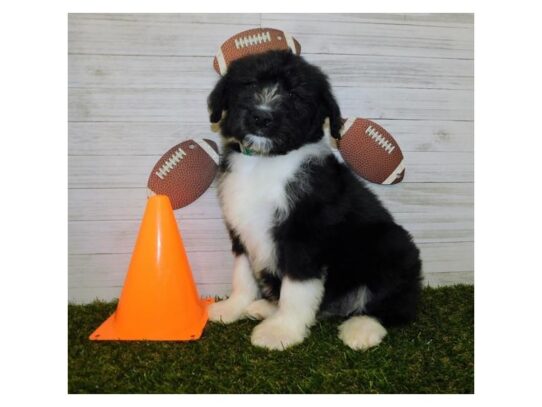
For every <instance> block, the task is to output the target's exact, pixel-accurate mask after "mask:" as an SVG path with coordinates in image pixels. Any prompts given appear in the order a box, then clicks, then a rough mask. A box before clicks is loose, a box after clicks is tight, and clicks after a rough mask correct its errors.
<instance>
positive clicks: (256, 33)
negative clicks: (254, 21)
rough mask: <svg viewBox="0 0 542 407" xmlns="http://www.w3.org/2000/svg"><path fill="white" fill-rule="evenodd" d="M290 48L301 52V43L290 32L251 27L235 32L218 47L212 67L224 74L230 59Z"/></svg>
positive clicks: (298, 52)
mask: <svg viewBox="0 0 542 407" xmlns="http://www.w3.org/2000/svg"><path fill="white" fill-rule="evenodd" d="M287 49H290V50H291V51H292V52H293V53H294V54H296V55H299V54H301V45H299V42H297V40H296V39H295V38H294V37H292V36H291V35H290V34H288V33H285V32H284V31H281V30H277V29H275V28H253V29H251V30H246V31H243V32H240V33H239V34H235V35H234V36H233V37H231V38H229V39H228V40H226V41H225V42H224V43H223V44H222V45H221V46H220V48H219V49H218V53H217V54H216V57H215V59H214V60H213V67H214V68H215V71H217V72H218V73H219V74H220V75H224V74H225V73H226V71H227V70H228V66H229V64H230V63H231V62H232V61H235V60H236V59H239V58H242V57H244V56H247V55H251V54H258V53H261V52H265V51H270V50H287Z"/></svg>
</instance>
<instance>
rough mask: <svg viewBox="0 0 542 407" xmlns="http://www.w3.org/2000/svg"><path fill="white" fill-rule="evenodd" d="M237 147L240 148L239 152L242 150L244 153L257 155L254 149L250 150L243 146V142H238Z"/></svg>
mask: <svg viewBox="0 0 542 407" xmlns="http://www.w3.org/2000/svg"><path fill="white" fill-rule="evenodd" d="M239 149H240V150H241V152H242V153H243V154H244V155H257V154H256V151H254V150H251V149H250V148H248V147H245V146H244V145H243V143H239Z"/></svg>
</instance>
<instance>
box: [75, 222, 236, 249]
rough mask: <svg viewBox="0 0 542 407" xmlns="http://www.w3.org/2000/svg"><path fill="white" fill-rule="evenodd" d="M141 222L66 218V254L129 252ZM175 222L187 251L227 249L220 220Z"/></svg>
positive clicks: (223, 227) (224, 230)
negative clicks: (69, 219)
mask: <svg viewBox="0 0 542 407" xmlns="http://www.w3.org/2000/svg"><path fill="white" fill-rule="evenodd" d="M140 223H141V221H140V220H137V221H131V220H129V221H123V220H116V221H78V222H76V221H70V222H68V236H69V239H68V253H69V254H100V253H131V252H132V249H133V247H134V244H135V241H136V238H137V234H138V231H139V226H140ZM178 225H179V228H180V230H181V234H182V237H183V242H184V246H185V248H186V250H187V251H202V252H213V251H227V250H229V249H230V248H231V244H230V238H229V236H228V232H227V231H226V228H225V226H224V223H223V222H222V220H221V219H182V221H181V220H178Z"/></svg>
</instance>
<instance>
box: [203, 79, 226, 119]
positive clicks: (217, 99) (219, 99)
mask: <svg viewBox="0 0 542 407" xmlns="http://www.w3.org/2000/svg"><path fill="white" fill-rule="evenodd" d="M207 106H208V107H209V113H210V120H211V123H218V122H219V121H220V119H221V118H222V112H223V111H224V110H226V109H227V108H228V100H227V97H226V77H225V76H224V77H222V78H220V80H219V81H218V82H217V84H216V85H215V88H214V89H213V91H212V92H211V94H210V95H209V97H208V98H207Z"/></svg>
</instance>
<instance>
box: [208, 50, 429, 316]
mask: <svg viewBox="0 0 542 407" xmlns="http://www.w3.org/2000/svg"><path fill="white" fill-rule="evenodd" d="M270 87H273V88H274V89H275V93H276V94H277V95H278V96H277V97H276V98H270V100H269V104H270V106H271V108H269V109H268V110H269V111H267V110H266V112H265V114H267V113H268V114H269V115H268V116H267V117H265V118H264V119H263V120H261V119H259V118H258V120H256V121H254V120H253V115H254V114H259V113H258V112H257V113H253V112H254V104H255V96H254V95H255V93H257V92H261V91H262V89H264V88H267V89H269V88H270ZM271 99H272V100H271ZM208 103H209V108H210V111H211V121H213V122H217V121H219V120H221V123H220V126H221V133H222V135H223V136H224V137H225V139H226V142H225V145H224V155H223V159H222V163H221V167H220V171H221V177H224V176H227V174H228V171H230V168H229V165H228V163H229V160H230V159H231V157H232V156H233V155H235V154H240V149H239V143H243V142H244V140H245V137H246V136H247V135H249V134H256V135H258V136H260V137H264V138H267V139H269V140H270V148H269V149H268V150H266V151H265V152H264V153H265V154H266V155H269V156H273V155H284V154H288V153H289V152H291V151H293V150H296V149H298V148H300V147H302V146H304V145H307V144H310V143H315V142H318V141H320V140H321V139H322V137H323V136H324V133H323V124H324V121H325V119H326V118H329V120H330V132H331V135H332V136H333V137H335V138H339V136H340V134H339V132H340V128H341V126H342V121H341V114H340V109H339V107H338V105H337V102H336V101H335V99H334V97H333V95H332V93H331V90H330V86H329V83H328V80H327V78H326V76H325V75H324V74H323V73H322V72H321V71H320V69H318V68H317V67H315V66H313V65H310V64H309V63H307V62H306V61H305V60H304V59H303V58H301V57H298V56H295V55H293V54H292V53H290V52H284V51H272V52H268V53H265V54H260V55H254V56H250V57H246V58H243V59H240V60H237V61H235V62H234V63H232V64H231V66H230V67H229V71H228V73H227V74H226V75H225V76H224V77H223V78H222V79H220V81H219V82H218V84H217V85H216V87H215V89H214V90H213V92H212V93H211V95H210V96H209V99H208ZM223 112H225V114H223ZM298 172H299V174H292V179H291V181H290V182H289V183H288V185H287V186H286V190H287V191H286V192H287V194H288V197H289V201H290V202H291V209H290V211H289V212H288V214H287V216H286V217H285V218H284V217H279V216H277V217H276V222H275V223H274V225H273V228H272V239H273V240H274V244H275V247H276V253H277V269H278V270H279V272H278V273H277V272H276V271H275V272H269V271H267V270H260V273H259V275H260V276H261V277H260V281H259V284H260V286H261V288H262V294H263V296H264V297H266V298H269V299H271V300H276V299H278V298H279V296H280V282H281V278H282V277H284V276H288V277H289V278H292V279H297V280H306V279H311V278H321V279H324V281H325V285H324V288H325V292H324V298H323V301H322V303H321V306H320V311H322V312H323V313H331V314H340V315H343V316H349V315H357V314H366V315H370V316H373V317H375V318H377V319H379V320H380V321H381V322H382V323H383V324H384V325H393V324H398V323H404V322H408V321H410V320H412V319H413V318H414V317H415V313H416V305H417V302H418V297H419V293H420V286H421V283H420V281H421V260H420V256H419V251H418V248H417V247H416V245H415V244H414V242H413V240H412V238H411V236H410V234H409V233H408V232H407V231H405V229H403V228H402V227H401V226H399V225H397V224H396V223H395V222H394V220H393V217H392V216H391V214H390V213H389V212H388V211H387V210H386V209H385V208H384V207H383V205H382V204H381V203H380V201H379V200H378V198H377V197H376V196H375V195H374V194H373V193H372V192H371V191H370V190H369V189H368V188H367V187H366V186H365V185H364V183H363V182H362V181H360V180H359V179H357V178H356V177H355V176H354V175H353V174H352V173H351V171H350V170H349V169H348V168H347V167H346V166H345V165H344V164H342V163H340V162H339V161H338V160H337V159H336V157H335V156H334V155H333V154H332V153H331V152H330V153H329V154H327V155H326V156H325V157H323V159H321V160H308V161H306V162H304V163H303V164H302V168H301V169H300V170H299V171H298ZM277 215H278V214H277ZM228 228H229V231H230V235H231V238H232V242H233V251H234V253H236V254H242V253H245V251H246V249H245V247H244V245H243V243H242V239H241V237H240V236H239V235H238V231H236V230H233V228H231V226H229V225H228ZM363 286H365V287H366V288H367V289H368V291H369V295H368V297H367V299H366V301H364V303H363V304H360V303H359V301H358V300H359V298H357V297H356V292H358V291H359V289H360V287H363Z"/></svg>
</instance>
